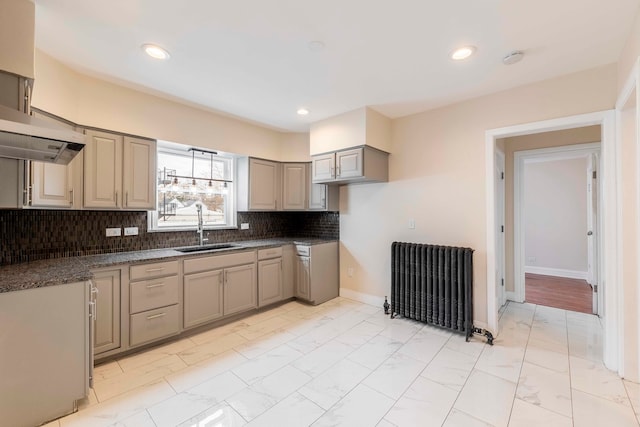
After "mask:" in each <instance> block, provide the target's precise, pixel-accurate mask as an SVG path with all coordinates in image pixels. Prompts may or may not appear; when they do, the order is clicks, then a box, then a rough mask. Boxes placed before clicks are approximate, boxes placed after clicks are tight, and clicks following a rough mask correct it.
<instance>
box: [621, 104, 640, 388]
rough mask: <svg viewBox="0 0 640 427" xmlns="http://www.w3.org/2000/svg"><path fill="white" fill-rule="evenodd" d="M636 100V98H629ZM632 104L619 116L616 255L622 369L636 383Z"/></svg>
mask: <svg viewBox="0 0 640 427" xmlns="http://www.w3.org/2000/svg"><path fill="white" fill-rule="evenodd" d="M631 99H632V100H635V94H634V95H632V98H631ZM637 114H638V110H637V106H636V105H635V102H631V103H629V105H628V106H627V108H625V109H624V110H623V112H622V115H621V120H620V124H621V133H622V135H621V144H620V148H621V152H620V166H621V170H620V175H619V176H620V177H621V188H620V190H621V194H620V202H619V203H620V205H621V209H622V210H621V220H622V223H621V224H619V227H620V228H621V230H620V231H621V232H620V236H622V242H621V243H622V253H621V254H619V256H620V257H621V261H622V272H621V277H620V279H621V281H622V283H623V284H624V286H623V288H622V289H621V293H622V295H621V301H623V305H624V322H623V325H622V327H623V328H624V329H625V334H624V337H625V342H624V354H623V360H624V366H625V377H627V378H629V379H631V380H633V381H638V379H639V377H640V375H639V374H640V373H639V372H638V339H639V338H638V299H637V298H638V279H639V278H640V271H639V267H638V250H639V247H638V215H639V214H640V213H639V212H638V190H639V189H638V186H637V178H638V175H637V173H638V170H637V157H636V156H637V150H638V133H637V132H638V127H637V126H638V119H637Z"/></svg>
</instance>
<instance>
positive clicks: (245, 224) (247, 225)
mask: <svg viewBox="0 0 640 427" xmlns="http://www.w3.org/2000/svg"><path fill="white" fill-rule="evenodd" d="M248 229H249V223H248V222H243V223H241V224H240V230H248Z"/></svg>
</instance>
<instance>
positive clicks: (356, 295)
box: [340, 288, 384, 308]
mask: <svg viewBox="0 0 640 427" xmlns="http://www.w3.org/2000/svg"><path fill="white" fill-rule="evenodd" d="M340 296H341V297H344V298H349V299H352V300H354V301H358V302H362V303H364V304H369V305H373V306H375V307H381V308H382V304H384V297H379V296H376V295H371V294H365V293H363V292H358V291H354V290H353V289H347V288H340Z"/></svg>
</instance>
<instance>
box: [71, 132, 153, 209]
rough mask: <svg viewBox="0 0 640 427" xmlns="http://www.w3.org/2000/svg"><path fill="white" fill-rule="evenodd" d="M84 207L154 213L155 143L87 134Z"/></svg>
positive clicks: (111, 134) (117, 136) (130, 138)
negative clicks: (152, 211) (147, 210)
mask: <svg viewBox="0 0 640 427" xmlns="http://www.w3.org/2000/svg"><path fill="white" fill-rule="evenodd" d="M86 135H87V136H88V139H89V140H88V141H87V145H86V146H85V148H84V150H83V151H84V207H85V208H100V209H131V210H138V209H140V210H146V209H149V210H150V209H155V204H156V201H155V170H156V153H155V147H156V143H155V141H153V140H147V139H141V138H133V137H129V136H122V135H117V134H113V133H107V132H99V131H93V130H87V131H86Z"/></svg>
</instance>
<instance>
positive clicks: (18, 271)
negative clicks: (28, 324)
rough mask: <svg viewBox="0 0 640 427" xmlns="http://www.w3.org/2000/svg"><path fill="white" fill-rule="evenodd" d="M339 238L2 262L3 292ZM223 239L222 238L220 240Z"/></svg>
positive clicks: (252, 241)
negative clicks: (119, 269)
mask: <svg viewBox="0 0 640 427" xmlns="http://www.w3.org/2000/svg"><path fill="white" fill-rule="evenodd" d="M333 241H336V240H328V239H315V238H278V239H266V240H246V241H239V242H225V243H230V244H232V245H233V246H232V247H230V248H225V249H215V250H210V251H199V252H190V253H183V252H179V251H177V250H176V249H180V248H175V249H151V250H146V251H132V252H117V253H110V254H101V255H89V256H81V257H70V258H55V259H47V260H40V261H33V262H27V263H23V264H13V265H5V266H0V293H4V292H13V291H19V290H24V289H32V288H42V287H46V286H55V285H62V284H65V283H75V282H82V281H86V280H90V279H91V278H92V277H93V275H92V273H91V270H93V269H98V268H106V267H114V266H118V265H123V264H137V263H142V262H154V261H163V260H168V259H179V258H186V257H195V256H201V255H212V254H216V255H218V254H222V253H230V252H239V251H244V250H251V249H262V248H268V247H274V246H281V245H286V244H299V245H317V244H321V243H327V242H333ZM221 243H222V242H221Z"/></svg>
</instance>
